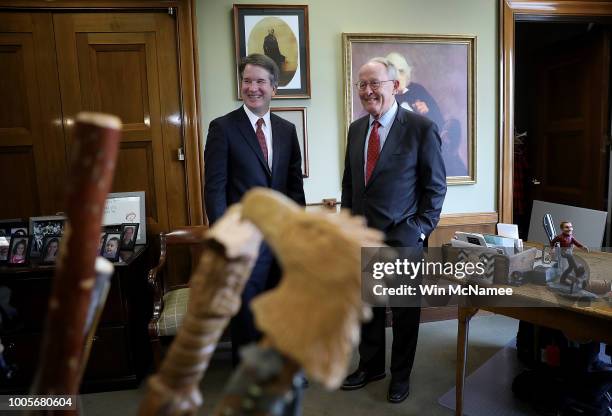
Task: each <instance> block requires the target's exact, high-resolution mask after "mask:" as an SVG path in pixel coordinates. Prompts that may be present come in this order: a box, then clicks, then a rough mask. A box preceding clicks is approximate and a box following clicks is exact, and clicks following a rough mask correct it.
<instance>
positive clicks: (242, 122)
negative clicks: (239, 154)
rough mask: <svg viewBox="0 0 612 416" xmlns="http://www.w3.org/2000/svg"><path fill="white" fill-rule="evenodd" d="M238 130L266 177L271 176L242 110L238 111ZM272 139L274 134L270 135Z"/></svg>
mask: <svg viewBox="0 0 612 416" xmlns="http://www.w3.org/2000/svg"><path fill="white" fill-rule="evenodd" d="M238 130H240V133H242V137H244V139H245V140H246V142H247V143H248V144H249V146H251V149H253V151H254V152H255V154H256V155H257V158H258V159H259V162H261V165H262V167H263V168H264V169H265V170H266V172H267V173H268V175H271V172H270V168H269V166H268V164H267V163H266V160H265V159H264V156H263V153H262V151H261V146H260V145H259V141H258V140H257V135H256V134H255V131H254V130H253V126H251V121H250V120H249V117H248V116H247V115H246V113H245V112H244V109H243V108H240V109H239V110H238ZM272 137H274V134H273V135H272Z"/></svg>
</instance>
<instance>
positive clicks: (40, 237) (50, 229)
mask: <svg viewBox="0 0 612 416" xmlns="http://www.w3.org/2000/svg"><path fill="white" fill-rule="evenodd" d="M65 222H66V217H62V216H59V215H53V216H49V217H31V218H30V236H31V237H32V247H31V250H30V256H31V257H40V255H41V252H42V249H43V244H44V239H45V237H46V236H52V235H63V234H64V223H65Z"/></svg>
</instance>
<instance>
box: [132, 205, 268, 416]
mask: <svg viewBox="0 0 612 416" xmlns="http://www.w3.org/2000/svg"><path fill="white" fill-rule="evenodd" d="M260 243H261V234H260V233H259V231H257V229H256V228H255V227H254V226H253V225H252V224H250V223H248V222H243V221H241V218H240V208H239V207H238V206H234V207H232V208H230V210H229V211H228V212H227V213H226V214H225V215H224V216H223V217H222V218H221V219H220V220H219V221H218V222H217V223H215V225H214V226H213V227H212V228H211V229H210V230H209V232H208V234H207V237H206V239H205V240H204V243H203V244H204V246H205V247H204V252H203V254H202V257H201V259H200V263H199V265H198V267H197V269H196V271H195V272H194V273H193V274H192V276H191V279H190V281H189V285H190V287H191V291H190V295H189V304H188V306H187V314H186V315H185V319H184V321H183V324H182V326H181V327H180V328H179V331H178V334H177V335H176V338H175V339H174V342H173V343H172V345H171V347H170V350H169V351H168V354H167V356H166V358H165V359H164V361H163V363H162V365H161V368H160V370H159V372H158V373H157V374H156V375H154V376H152V377H151V378H150V379H149V380H148V383H147V393H146V395H145V398H144V400H143V401H142V402H141V406H140V410H139V412H138V414H139V415H140V416H152V415H159V416H162V415H163V416H178V415H182V416H187V415H195V414H196V412H197V410H198V408H199V407H200V406H201V404H202V397H201V393H200V390H199V388H198V385H199V382H200V380H201V379H202V375H203V374H204V372H205V371H206V368H207V367H208V363H209V362H210V357H211V355H212V354H213V352H214V350H215V347H216V345H217V342H218V341H219V338H220V337H221V335H222V334H223V330H224V329H225V327H226V326H227V324H228V322H229V319H230V318H231V317H232V316H233V315H235V314H236V312H238V309H239V308H240V294H241V293H242V290H243V288H244V285H245V283H246V281H247V279H248V277H249V275H250V274H251V269H252V268H253V264H254V262H255V259H256V258H257V253H258V251H259V245H260Z"/></svg>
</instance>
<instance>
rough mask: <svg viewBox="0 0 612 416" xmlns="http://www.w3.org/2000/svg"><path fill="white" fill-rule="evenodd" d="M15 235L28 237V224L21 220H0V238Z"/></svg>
mask: <svg viewBox="0 0 612 416" xmlns="http://www.w3.org/2000/svg"><path fill="white" fill-rule="evenodd" d="M15 233H19V234H23V235H28V222H27V221H24V220H23V219H22V218H11V219H5V220H0V236H7V237H10V236H11V235H13V234H15ZM24 233H25V234H24Z"/></svg>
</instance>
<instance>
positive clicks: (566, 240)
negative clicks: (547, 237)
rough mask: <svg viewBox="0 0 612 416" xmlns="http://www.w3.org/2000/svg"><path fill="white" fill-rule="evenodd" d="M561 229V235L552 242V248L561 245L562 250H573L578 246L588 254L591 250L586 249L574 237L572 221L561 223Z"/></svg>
mask: <svg viewBox="0 0 612 416" xmlns="http://www.w3.org/2000/svg"><path fill="white" fill-rule="evenodd" d="M559 227H560V228H561V234H559V235H558V236H556V237H555V238H553V239H552V240H551V241H550V246H551V247H554V246H555V244H556V243H559V245H560V246H561V248H572V247H574V246H576V247H578V248H580V249H582V250H584V251H586V252H587V253H588V251H589V248H588V247H585V246H584V245H583V244H582V243H581V242H580V241H578V240H576V237H574V226H573V225H572V223H571V222H570V221H561V224H559Z"/></svg>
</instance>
